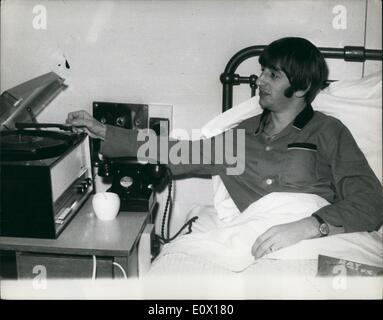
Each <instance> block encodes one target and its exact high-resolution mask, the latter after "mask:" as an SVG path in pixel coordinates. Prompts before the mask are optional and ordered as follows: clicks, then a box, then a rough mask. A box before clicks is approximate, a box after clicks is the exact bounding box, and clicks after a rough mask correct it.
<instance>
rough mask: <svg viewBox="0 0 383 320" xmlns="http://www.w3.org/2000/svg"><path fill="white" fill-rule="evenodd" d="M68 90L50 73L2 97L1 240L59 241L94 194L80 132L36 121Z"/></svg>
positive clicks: (86, 146) (85, 141) (87, 150)
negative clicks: (65, 229)
mask: <svg viewBox="0 0 383 320" xmlns="http://www.w3.org/2000/svg"><path fill="white" fill-rule="evenodd" d="M66 87H67V86H66V85H65V84H64V79H62V78H60V77H59V76H58V75H57V74H55V73H53V72H50V73H47V74H44V75H42V76H39V77H37V78H34V79H32V80H30V81H27V82H25V83H22V84H20V85H18V86H16V87H14V88H12V89H9V90H7V91H5V92H3V93H2V94H1V96H0V124H1V128H0V170H1V171H0V174H1V179H0V180H1V185H0V197H1V198H0V235H1V236H14V237H33V238H51V239H54V238H57V237H58V236H59V234H60V233H61V232H62V231H63V230H64V228H65V227H66V226H67V225H68V223H69V221H70V220H71V219H72V218H73V216H74V215H75V214H76V212H77V211H78V209H79V208H80V207H81V205H82V204H83V203H84V202H85V201H86V199H87V198H88V197H89V195H90V194H91V193H92V191H93V178H92V167H91V160H90V144H89V139H88V136H87V135H86V134H84V133H80V134H78V133H73V132H72V130H71V129H72V128H71V127H70V126H67V125H60V124H44V123H37V122H36V116H37V115H38V114H39V113H40V112H41V111H42V110H43V109H44V108H45V107H46V106H47V104H48V103H49V102H50V101H51V100H52V99H53V98H54V97H55V96H56V95H57V94H59V93H60V92H61V91H62V90H64V89H65V88H66Z"/></svg>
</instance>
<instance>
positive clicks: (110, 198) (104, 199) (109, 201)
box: [92, 192, 120, 221]
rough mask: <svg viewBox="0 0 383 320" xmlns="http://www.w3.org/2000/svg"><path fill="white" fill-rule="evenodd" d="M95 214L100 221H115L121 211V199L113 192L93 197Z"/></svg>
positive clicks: (101, 193) (100, 193) (97, 194)
mask: <svg viewBox="0 0 383 320" xmlns="http://www.w3.org/2000/svg"><path fill="white" fill-rule="evenodd" d="M92 205H93V210H94V213H95V214H96V216H97V218H99V219H100V220H104V221H106V220H113V219H114V218H116V216H117V214H118V211H119V210H120V197H119V196H118V194H117V193H113V192H99V193H96V194H95V195H94V196H93V199H92Z"/></svg>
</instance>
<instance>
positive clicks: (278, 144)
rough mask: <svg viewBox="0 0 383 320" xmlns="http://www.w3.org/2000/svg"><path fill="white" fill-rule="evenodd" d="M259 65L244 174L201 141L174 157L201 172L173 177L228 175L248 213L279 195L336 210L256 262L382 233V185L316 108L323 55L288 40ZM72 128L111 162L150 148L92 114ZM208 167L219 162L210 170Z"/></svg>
mask: <svg viewBox="0 0 383 320" xmlns="http://www.w3.org/2000/svg"><path fill="white" fill-rule="evenodd" d="M259 62H260V64H261V66H262V74H261V75H260V77H259V78H258V80H257V85H258V87H259V104H260V106H261V107H262V109H263V113H262V114H261V115H258V116H255V117H252V118H250V119H247V120H245V121H243V122H242V123H241V124H240V125H239V126H238V127H236V128H234V129H233V130H232V131H231V132H230V133H234V135H235V134H237V137H238V136H240V134H239V133H241V132H242V133H244V135H242V137H243V139H244V143H245V145H244V146H243V147H244V149H243V150H244V157H243V160H244V170H243V172H241V173H240V174H234V175H233V174H227V169H228V168H229V167H230V164H229V163H226V162H225V161H223V163H222V161H218V160H216V161H215V159H216V158H215V157H214V154H208V155H206V154H203V151H201V150H203V147H202V144H201V141H195V142H190V141H181V142H180V141H174V140H173V141H169V143H168V145H167V146H166V148H168V149H167V150H166V153H169V150H170V149H171V148H172V146H174V145H175V144H178V147H179V144H180V143H181V147H180V148H179V150H189V152H190V154H189V155H188V156H187V158H188V159H192V153H193V152H195V151H197V152H199V153H200V156H201V157H200V158H199V160H201V161H199V164H198V163H197V164H196V163H192V162H191V161H190V162H188V163H186V164H185V163H180V164H174V163H171V161H170V162H169V164H168V166H169V168H170V169H171V171H172V173H173V175H175V176H176V175H184V174H211V175H217V174H218V175H220V177H221V179H222V181H223V183H224V184H225V187H226V189H227V190H228V192H229V194H230V196H231V197H232V199H233V201H234V202H235V204H236V205H237V207H238V209H239V210H240V211H241V212H243V211H244V210H245V209H246V208H247V207H248V206H249V205H250V204H251V203H253V202H254V201H256V200H258V199H260V198H261V197H263V196H265V195H267V194H269V193H271V192H301V193H312V194H316V195H318V196H321V197H323V198H324V199H326V200H327V201H329V202H330V203H331V204H330V205H328V206H325V207H323V208H321V209H319V210H318V211H317V212H315V213H314V214H313V215H312V216H310V217H308V218H304V219H301V220H298V221H295V222H292V223H287V224H281V225H277V226H274V227H272V228H270V229H269V230H267V231H266V232H265V233H264V234H262V235H261V236H259V237H258V238H257V240H256V241H255V243H254V245H253V247H252V254H253V255H254V256H255V258H259V257H261V256H263V255H264V254H267V253H269V252H272V251H275V250H278V249H281V248H284V247H287V246H290V245H293V244H295V243H297V242H299V241H301V240H304V239H311V238H316V237H321V236H327V235H334V234H337V233H343V232H357V231H373V230H377V229H378V228H379V227H380V225H381V224H382V222H383V212H382V186H381V184H380V182H379V180H378V179H377V177H376V176H375V174H374V173H373V171H372V170H371V168H370V166H369V165H368V163H367V161H366V158H365V157H364V155H363V153H362V152H361V150H360V149H359V147H358V146H357V144H356V142H355V140H354V138H353V137H352V135H351V133H350V132H349V130H348V129H347V128H346V127H345V126H344V125H343V124H342V123H341V122H340V121H339V120H337V119H335V118H333V117H330V116H327V115H325V114H323V113H320V112H317V111H313V109H312V107H311V102H312V101H313V100H314V98H315V96H316V94H317V93H318V92H319V90H320V88H321V87H322V85H323V84H324V83H325V81H326V80H327V75H328V69H327V65H326V62H325V60H324V58H323V56H322V54H321V53H320V51H319V50H318V49H317V48H316V47H315V46H314V45H313V44H312V43H311V42H309V41H307V40H305V39H302V38H283V39H280V40H277V41H274V42H273V43H271V44H270V45H269V46H267V47H266V48H265V50H264V51H263V53H262V54H261V56H260V57H259ZM67 122H68V123H70V124H73V125H76V126H77V125H78V126H86V130H87V132H88V133H89V134H90V135H91V136H92V137H95V138H100V139H102V140H103V141H104V142H103V144H102V148H101V152H102V153H103V154H104V155H105V156H108V157H121V156H136V155H137V152H138V150H139V148H140V146H142V145H143V141H137V140H140V139H137V135H138V131H136V130H126V129H121V128H117V127H112V126H107V125H103V124H101V123H99V122H98V121H96V120H95V119H93V118H92V117H91V116H90V115H89V114H88V113H86V112H85V111H76V112H71V113H69V115H68V119H67ZM366 125H368V124H366ZM218 139H223V140H224V141H226V140H227V141H230V142H231V143H233V144H234V145H235V149H236V150H239V144H241V141H240V142H238V140H235V139H233V136H230V135H229V134H228V132H225V133H223V134H221V135H218V136H216V137H214V138H212V139H210V142H211V146H212V148H211V150H215V148H214V146H215V144H217V141H218ZM141 140H142V139H141ZM220 141H222V140H220ZM182 144H184V147H186V148H183V147H182ZM159 146H160V144H159ZM162 148H164V147H163V146H162ZM159 149H160V148H158V150H157V152H158V153H157V154H158V155H159V154H160V150H159ZM193 150H194V151H193ZM157 159H160V157H159V156H158V157H157ZM162 159H163V158H161V161H162ZM193 159H194V160H195V157H193ZM202 159H204V160H206V159H209V160H212V161H213V162H212V164H203V161H202ZM170 160H171V159H170ZM220 160H222V159H220Z"/></svg>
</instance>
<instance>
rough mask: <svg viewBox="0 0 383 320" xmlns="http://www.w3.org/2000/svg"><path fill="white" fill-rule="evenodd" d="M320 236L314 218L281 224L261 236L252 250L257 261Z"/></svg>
mask: <svg viewBox="0 0 383 320" xmlns="http://www.w3.org/2000/svg"><path fill="white" fill-rule="evenodd" d="M317 236H318V226H317V222H316V220H315V219H314V218H312V217H308V218H305V219H302V220H298V221H295V222H290V223H286V224H279V225H276V226H273V227H271V228H270V229H268V230H267V231H266V232H265V233H263V234H261V235H260V236H259V237H258V238H257V240H256V241H255V242H254V244H253V247H252V249H251V253H252V255H253V256H254V257H255V259H258V258H261V257H262V256H264V255H265V254H269V253H271V252H274V251H276V250H279V249H282V248H285V247H288V246H291V245H293V244H295V243H297V242H299V241H301V240H305V239H310V238H315V237H317Z"/></svg>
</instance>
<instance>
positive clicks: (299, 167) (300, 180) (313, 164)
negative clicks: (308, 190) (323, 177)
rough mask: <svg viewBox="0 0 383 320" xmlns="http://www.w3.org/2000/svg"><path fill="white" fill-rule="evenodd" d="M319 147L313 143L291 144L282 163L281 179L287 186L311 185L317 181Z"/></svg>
mask: <svg viewBox="0 0 383 320" xmlns="http://www.w3.org/2000/svg"><path fill="white" fill-rule="evenodd" d="M317 151H318V150H317V146H316V145H315V144H312V143H290V144H288V145H287V152H286V156H285V159H284V161H282V168H281V171H282V173H281V178H282V181H283V182H284V183H285V184H292V185H299V186H302V185H303V186H304V185H309V184H311V183H313V182H315V181H316V180H317V175H316V172H317Z"/></svg>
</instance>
